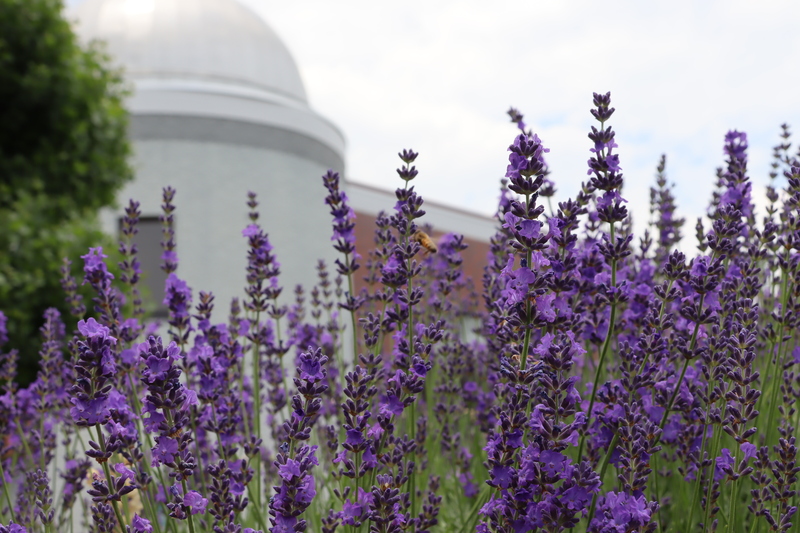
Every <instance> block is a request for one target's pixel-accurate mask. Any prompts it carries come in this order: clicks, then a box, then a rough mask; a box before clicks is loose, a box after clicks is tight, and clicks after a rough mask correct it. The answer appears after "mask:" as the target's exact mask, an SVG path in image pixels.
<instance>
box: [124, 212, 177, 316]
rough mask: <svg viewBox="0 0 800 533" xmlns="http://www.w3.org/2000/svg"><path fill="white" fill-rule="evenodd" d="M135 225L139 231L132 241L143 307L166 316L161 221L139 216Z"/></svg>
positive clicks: (155, 314) (154, 313)
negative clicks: (138, 272)
mask: <svg viewBox="0 0 800 533" xmlns="http://www.w3.org/2000/svg"><path fill="white" fill-rule="evenodd" d="M121 226H122V219H120V227H121ZM136 227H137V229H138V230H139V232H138V233H137V234H136V236H135V237H134V238H133V242H134V243H135V244H136V248H137V250H138V254H137V257H138V259H139V265H140V267H141V269H142V276H141V279H140V281H139V290H140V291H141V292H142V301H143V302H144V309H145V311H147V313H148V314H149V315H150V316H153V317H159V318H161V317H166V316H167V308H166V306H165V305H164V303H163V302H164V284H165V283H166V281H167V275H166V273H164V271H163V270H161V252H162V251H161V221H160V220H159V219H158V217H141V218H140V219H139V224H138V225H137V226H136Z"/></svg>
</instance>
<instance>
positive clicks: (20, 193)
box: [0, 0, 131, 379]
mask: <svg viewBox="0 0 800 533" xmlns="http://www.w3.org/2000/svg"><path fill="white" fill-rule="evenodd" d="M124 96H125V86H124V84H123V80H122V76H121V73H120V72H119V71H118V70H116V69H114V68H112V67H111V66H110V62H109V59H108V57H107V56H106V55H105V54H104V53H103V51H102V49H101V48H100V47H99V46H98V45H95V44H93V45H90V46H87V47H83V46H81V45H80V44H79V42H78V40H77V38H76V36H75V34H74V33H73V31H72V28H71V27H70V24H69V22H68V21H67V20H66V19H65V17H64V13H63V4H62V2H61V0H0V309H2V310H3V311H4V312H5V313H6V314H7V315H8V317H9V334H10V337H11V339H12V342H13V345H15V346H16V347H17V348H19V349H20V351H21V352H22V362H21V363H22V364H21V369H20V370H21V373H22V374H23V376H22V377H23V379H24V378H25V375H24V374H26V373H27V375H28V376H30V373H31V372H32V369H33V368H35V366H34V365H35V353H36V348H35V346H37V345H38V343H37V341H36V337H37V330H38V327H39V325H40V324H41V321H42V318H41V317H42V313H43V311H44V310H45V309H46V308H47V307H58V308H60V309H62V310H64V311H66V309H65V306H64V304H63V292H62V290H61V288H60V284H59V276H60V274H59V267H60V265H61V260H62V257H64V256H69V257H71V258H73V259H75V258H77V257H78V256H80V255H83V254H85V253H86V249H87V248H88V246H90V245H98V244H100V243H102V242H103V240H104V239H105V238H104V236H103V234H102V233H101V232H100V231H99V226H98V223H97V211H98V209H100V208H101V207H103V206H107V205H110V204H112V203H113V201H114V198H115V195H116V193H117V191H118V190H119V188H120V187H121V186H122V185H123V184H124V183H125V182H126V181H127V180H129V179H130V178H131V170H130V167H129V165H128V162H127V158H128V155H129V153H130V146H129V143H128V140H127V123H128V116H127V112H126V111H125V108H124V106H123V98H124ZM79 263H80V261H76V264H75V265H74V268H75V269H79V267H80V264H79ZM65 314H66V313H65ZM26 371H27V372H26Z"/></svg>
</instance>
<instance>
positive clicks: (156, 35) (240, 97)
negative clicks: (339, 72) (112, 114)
mask: <svg viewBox="0 0 800 533" xmlns="http://www.w3.org/2000/svg"><path fill="white" fill-rule="evenodd" d="M71 17H72V18H73V19H76V23H75V28H76V31H77V33H78V35H79V37H80V38H81V39H82V40H83V41H85V42H88V41H91V40H101V41H104V42H105V43H106V50H107V52H108V53H109V55H110V56H111V57H112V58H113V61H114V62H115V63H116V64H118V65H119V66H121V67H122V68H123V69H124V72H125V76H126V78H127V79H128V81H129V83H130V85H131V89H132V94H131V96H130V98H129V102H128V108H129V110H130V113H131V127H130V134H131V138H132V144H133V150H134V158H133V167H134V174H135V178H134V181H133V182H132V183H130V184H128V185H127V186H126V187H125V188H124V190H123V191H122V193H121V194H120V196H119V201H118V203H119V209H117V210H115V211H113V212H107V213H105V214H104V215H103V223H104V226H105V227H106V229H108V230H109V231H111V232H114V233H116V231H117V229H118V227H119V221H120V220H121V216H122V213H123V211H122V208H123V207H124V206H125V205H126V204H127V202H128V199H129V198H133V199H136V200H138V201H139V202H141V211H142V223H141V227H140V235H139V238H138V245H139V249H140V260H141V262H142V266H143V270H144V272H145V276H146V283H147V285H148V286H149V288H150V292H151V294H152V300H153V301H154V302H156V303H160V300H161V297H162V295H163V282H164V276H163V274H162V273H161V271H160V269H159V264H160V254H161V251H160V248H159V242H160V238H161V234H160V231H161V230H160V224H159V222H158V216H159V214H160V212H161V209H160V204H161V191H162V188H163V187H166V186H172V187H174V188H175V189H176V190H177V194H176V197H175V201H174V203H175V204H176V206H177V209H176V212H175V232H176V242H177V252H178V256H179V258H180V263H179V268H178V275H179V276H180V277H181V278H182V279H185V280H186V281H187V282H188V284H189V286H190V287H192V289H193V290H194V292H195V294H196V293H197V291H200V290H203V291H212V292H213V293H214V295H215V296H216V307H217V309H218V310H221V312H222V313H226V312H227V308H228V304H229V302H230V299H231V298H232V297H234V296H241V295H243V290H242V289H243V287H244V285H245V267H246V264H247V243H246V239H245V238H244V237H243V236H242V229H243V228H244V227H245V226H247V225H248V223H249V221H248V218H247V211H248V208H247V206H246V202H247V193H248V191H253V192H255V193H257V195H258V201H259V204H260V205H259V211H260V213H261V218H260V219H259V223H260V224H261V225H262V226H263V227H264V228H265V230H266V231H267V232H268V233H269V236H270V242H271V243H272V245H273V247H274V253H275V254H276V255H277V257H278V261H279V262H280V263H281V277H280V281H281V284H282V285H283V286H284V287H285V294H286V297H284V300H285V301H290V300H289V298H291V291H292V288H293V287H294V286H295V285H296V284H298V283H301V282H304V283H309V281H313V280H314V279H315V266H316V262H317V259H319V258H324V259H326V260H327V261H329V262H332V260H333V258H334V257H335V253H336V252H335V251H334V250H333V249H332V247H331V242H330V231H329V228H330V216H329V214H328V211H327V209H325V206H324V197H325V190H324V187H323V186H322V180H321V178H320V177H321V176H322V174H324V173H325V172H326V171H327V170H328V169H334V170H336V171H339V172H341V173H343V172H344V168H345V157H344V153H345V140H344V137H343V135H342V133H341V131H340V130H339V129H338V128H337V127H336V126H335V125H333V124H332V123H331V122H330V121H328V120H326V119H325V118H323V117H322V116H320V115H319V114H318V113H316V112H315V111H314V110H313V109H311V107H310V106H309V103H308V99H307V96H306V92H305V88H304V86H303V82H302V79H301V77H300V73H299V71H298V69H297V65H296V64H295V62H294V60H293V59H292V56H291V54H290V53H289V51H288V50H287V48H286V46H284V44H283V43H282V42H281V40H280V39H279V38H278V36H277V35H276V34H275V32H274V31H273V30H272V29H271V28H270V27H269V26H268V25H267V24H266V23H265V22H264V21H263V20H262V19H261V18H260V17H259V16H258V15H257V14H255V13H253V12H252V11H250V10H249V9H247V8H246V7H245V6H243V5H241V4H240V3H238V2H237V1H236V0H84V1H83V2H81V3H80V4H78V6H77V7H76V8H75V9H74V10H73V12H72V13H71ZM218 316H219V315H218Z"/></svg>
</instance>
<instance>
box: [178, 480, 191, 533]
mask: <svg viewBox="0 0 800 533" xmlns="http://www.w3.org/2000/svg"><path fill="white" fill-rule="evenodd" d="M181 487H182V488H183V495H184V496H186V493H187V492H188V491H189V487H187V486H186V480H185V479H182V480H181ZM184 507H185V505H184ZM186 521H187V522H188V523H189V533H194V519H193V518H192V511H191V510H190V511H189V512H188V513H186Z"/></svg>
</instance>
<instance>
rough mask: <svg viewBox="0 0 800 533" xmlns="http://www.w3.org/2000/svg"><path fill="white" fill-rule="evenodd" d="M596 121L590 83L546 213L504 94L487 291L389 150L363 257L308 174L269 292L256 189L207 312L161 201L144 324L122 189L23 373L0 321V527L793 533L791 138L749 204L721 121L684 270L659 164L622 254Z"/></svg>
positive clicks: (547, 178)
mask: <svg viewBox="0 0 800 533" xmlns="http://www.w3.org/2000/svg"><path fill="white" fill-rule="evenodd" d="M614 113H615V109H614V108H613V107H612V106H611V95H610V93H608V94H595V95H594V98H593V108H592V109H591V114H592V116H593V117H594V119H595V120H596V122H597V124H596V125H594V126H593V127H592V128H591V131H590V133H589V139H590V141H591V143H590V144H589V146H588V149H589V153H590V154H591V155H590V158H589V160H588V163H587V176H588V179H587V181H586V182H585V183H584V184H582V186H581V188H580V190H578V191H576V194H575V196H574V197H573V198H572V199H568V200H565V201H563V202H559V203H558V204H557V205H555V206H554V205H552V199H553V197H554V194H555V184H554V182H553V181H552V175H551V173H550V169H549V167H548V165H547V163H546V161H545V154H546V153H547V152H548V149H547V148H546V145H545V143H544V142H543V140H542V139H540V138H539V137H538V136H537V135H536V134H535V133H534V132H533V131H532V130H531V129H529V127H528V126H527V124H526V123H525V121H524V117H523V115H522V114H521V113H520V112H519V111H517V110H515V109H513V108H512V109H511V110H510V111H509V115H510V117H511V120H512V122H514V123H515V124H516V125H517V127H518V128H519V133H518V135H517V136H516V137H515V139H514V140H513V143H512V144H511V145H510V147H509V149H508V150H509V164H508V167H507V171H506V175H505V177H504V179H503V180H502V181H501V194H500V202H499V205H498V210H497V213H496V220H497V232H496V234H495V236H494V237H493V238H492V239H491V241H490V246H489V251H490V253H489V257H488V261H487V266H486V268H485V270H484V274H483V277H482V279H481V280H470V279H468V278H467V277H466V275H465V273H464V270H463V258H462V255H461V254H462V252H463V251H464V250H465V249H466V247H467V244H466V243H465V240H464V238H463V237H462V236H459V235H453V234H449V235H443V236H441V237H440V238H439V239H438V243H437V242H434V240H433V239H432V238H431V237H430V236H429V234H431V233H432V230H431V228H430V227H429V226H427V225H426V224H425V216H424V215H425V211H424V209H423V206H424V201H423V199H422V198H421V196H420V195H419V194H418V193H417V191H416V190H415V188H414V186H413V185H412V182H413V181H414V180H415V179H418V178H420V175H419V171H418V170H417V168H416V167H415V164H416V160H417V158H418V154H417V153H416V152H414V151H412V150H403V151H402V152H401V153H400V154H398V155H399V157H400V159H401V161H402V165H401V166H400V168H399V169H398V170H397V172H398V176H399V178H400V180H401V186H400V187H398V188H397V190H396V192H395V196H396V200H397V202H396V204H395V205H394V206H387V212H383V213H381V214H380V215H379V216H378V217H377V219H376V225H375V233H374V235H375V237H374V243H373V244H374V246H373V247H372V249H371V250H368V251H367V247H366V246H365V243H356V237H355V235H356V233H355V227H356V224H357V221H356V218H355V213H354V211H353V210H352V208H351V207H350V205H349V199H348V198H347V195H346V193H345V191H344V190H343V189H344V188H343V186H342V183H341V180H340V177H339V175H338V174H336V173H335V172H332V171H330V172H328V173H326V174H325V175H324V176H323V177H322V185H323V186H324V187H325V189H326V190H327V197H326V200H325V203H326V205H327V208H328V209H329V211H330V214H331V217H332V226H331V228H330V230H331V232H332V241H333V243H334V245H333V246H334V248H335V250H337V251H338V252H339V253H340V257H339V259H337V261H336V263H335V267H334V269H333V270H330V268H329V266H328V265H326V264H325V263H324V262H320V263H319V264H318V267H317V271H318V276H317V279H316V280H309V284H308V285H307V286H306V287H297V288H294V291H293V301H292V303H291V304H289V303H287V301H286V298H287V295H288V291H287V292H284V291H283V287H282V286H281V284H280V277H281V272H280V263H279V257H280V254H281V253H282V252H283V253H285V252H286V251H281V250H275V249H274V248H273V246H272V245H271V244H270V240H269V235H268V230H269V228H263V227H261V226H260V225H259V222H258V221H259V213H258V199H257V197H256V195H255V194H252V193H251V194H249V195H248V197H247V199H246V201H247V207H248V218H249V224H248V225H247V226H246V227H244V228H243V231H242V238H243V239H245V240H246V242H247V246H248V264H247V271H246V279H247V284H246V286H245V287H244V292H243V294H242V297H241V298H238V299H235V300H234V301H233V302H230V305H229V306H228V302H222V304H224V307H225V308H227V309H229V310H230V312H229V314H228V316H227V317H225V319H224V320H223V321H220V322H215V320H219V316H220V312H221V311H220V309H221V308H219V306H218V304H219V303H220V302H217V301H216V300H215V297H214V295H213V294H211V293H208V292H202V291H201V292H196V293H195V292H194V291H193V289H192V288H190V287H189V286H188V285H187V283H186V282H185V281H184V280H182V279H181V278H180V277H179V271H180V268H179V259H178V256H177V253H176V251H175V250H176V236H175V232H174V230H173V217H174V212H175V211H176V209H178V206H177V204H176V199H177V201H178V202H179V199H180V197H179V196H177V194H176V191H174V190H172V189H170V188H167V189H165V190H164V203H163V213H164V214H163V216H162V218H161V220H162V223H163V227H164V231H163V237H164V239H163V250H164V252H163V256H162V260H163V267H162V268H163V269H164V271H165V272H166V274H167V282H166V287H165V299H164V305H165V306H166V308H167V310H168V317H167V324H166V325H164V326H159V325H158V324H154V323H151V322H148V321H146V319H145V314H144V310H143V306H142V299H141V296H140V293H139V288H138V281H139V276H140V274H141V272H140V266H139V262H138V260H137V257H136V256H137V250H136V246H135V245H134V244H133V237H134V235H135V234H136V231H137V230H136V225H137V222H138V218H139V214H140V213H139V206H138V204H137V203H136V202H134V201H131V203H130V204H129V206H128V207H127V209H126V214H125V219H124V221H123V226H122V228H123V229H122V235H121V243H120V254H121V257H122V258H123V260H122V262H121V263H120V265H119V266H120V272H121V273H122V274H121V276H120V279H116V280H115V279H114V277H113V276H112V275H111V274H110V273H109V270H108V266H107V265H106V262H105V260H106V259H107V257H106V255H105V254H104V253H103V251H102V250H101V249H92V250H89V252H88V253H87V254H86V255H85V256H83V257H82V259H83V262H84V279H83V280H75V279H72V278H70V276H69V269H68V268H64V269H63V274H64V279H63V287H64V289H65V293H66V300H67V302H68V303H69V304H70V306H69V307H70V308H71V310H72V313H73V314H74V315H75V316H76V317H78V318H79V319H80V321H79V322H78V329H77V331H74V332H66V331H65V329H64V325H63V322H62V321H61V317H60V315H59V313H58V312H56V311H55V310H48V311H47V312H46V313H45V321H44V325H43V327H42V329H41V333H42V350H41V360H42V363H41V371H40V373H39V375H38V377H37V379H36V381H35V382H34V383H33V384H32V385H30V386H29V387H28V388H25V389H19V388H18V387H17V386H16V385H15V381H14V378H15V374H16V352H15V351H14V350H13V349H10V348H9V347H6V346H5V345H6V343H7V336H6V334H5V332H6V329H5V328H6V322H7V321H6V318H5V315H4V314H2V313H1V312H0V392H2V396H0V435H2V440H0V484H1V485H2V490H1V493H0V523H2V524H4V525H0V533H9V532H10V533H21V532H27V533H42V532H46V533H54V532H67V531H69V532H70V533H73V532H75V531H91V532H108V533H111V532H114V533H182V532H189V533H201V532H202V533H212V532H213V533H264V532H267V531H269V532H273V533H289V532H297V533H300V532H303V531H320V532H324V533H333V532H335V531H341V532H344V533H356V532H370V533H390V532H391V533H401V532H402V533H424V532H428V531H430V532H434V531H442V532H452V533H459V532H467V531H478V532H481V533H501V532H502V533H506V532H508V533H522V532H547V533H555V532H561V531H577V532H587V533H632V532H642V533H643V532H647V533H652V532H655V531H659V532H695V531H720V530H724V531H726V532H728V533H733V532H736V533H755V532H768V531H775V532H787V531H798V530H800V524H797V523H796V522H797V521H796V520H795V518H794V515H795V514H796V512H797V505H798V492H797V490H796V483H797V474H798V472H800V466H798V465H797V446H796V438H797V435H796V432H797V429H798V427H800V409H798V405H797V400H798V397H800V372H799V371H798V368H797V365H798V364H800V346H798V345H797V338H796V330H797V324H798V322H797V317H798V314H799V313H800V260H799V259H798V257H800V256H799V255H798V250H799V249H800V235H799V234H798V232H800V212H798V207H800V152H799V153H797V154H794V153H793V152H792V144H791V142H790V140H791V136H790V132H789V128H788V126H786V125H784V126H782V133H781V141H780V144H779V145H778V146H776V148H775V150H774V162H773V164H772V170H771V172H770V184H769V186H768V187H767V191H766V198H767V202H766V209H765V213H764V214H763V216H762V217H761V218H760V219H759V218H758V215H757V213H756V210H755V207H754V200H753V195H754V190H753V185H752V182H751V181H750V177H749V175H748V168H747V164H748V160H747V149H748V144H747V137H746V135H745V134H744V133H742V132H737V131H732V132H729V133H728V134H727V135H726V137H725V139H724V149H723V153H724V157H725V160H724V166H723V167H721V168H720V169H719V170H718V171H717V176H716V182H715V183H716V189H715V191H714V194H713V196H712V198H711V201H710V204H709V208H708V212H707V219H708V221H707V222H703V221H702V220H698V222H697V225H696V230H697V231H696V234H697V252H696V253H695V254H694V255H693V256H690V257H687V256H686V255H685V254H684V253H682V252H681V251H679V250H677V249H676V247H677V246H678V245H679V244H680V242H681V237H682V235H683V233H684V228H683V226H684V220H683V219H682V218H679V217H678V216H677V206H676V203H675V197H674V195H673V193H672V186H671V185H670V183H669V181H668V177H667V176H668V175H667V165H666V158H665V157H662V158H661V159H660V161H659V162H658V166H657V172H656V180H655V184H654V186H653V188H652V189H651V195H650V214H651V217H652V220H651V223H650V228H649V229H648V230H647V231H645V232H644V234H643V235H642V236H641V237H640V238H639V239H638V240H637V241H636V242H634V241H635V239H634V235H633V233H632V231H631V228H632V225H631V221H630V215H629V213H628V209H627V206H626V204H627V201H626V200H625V198H624V193H623V187H624V183H625V179H624V177H623V174H622V161H621V158H620V147H619V146H618V145H617V142H616V134H615V132H614V130H613V128H612V126H611V121H612V118H613V115H614ZM423 179H424V178H423ZM543 199H544V200H543ZM542 202H544V204H543V203H542ZM545 204H546V205H545ZM320 208H321V209H322V208H324V207H323V206H320ZM706 227H708V229H706ZM651 235H652V237H651ZM357 244H360V246H357ZM357 250H363V251H364V252H363V257H362V256H361V254H359V252H358V251H357ZM65 261H66V262H65V264H66V265H67V266H68V265H69V260H65ZM479 281H480V283H478V282H479ZM79 283H84V284H88V285H90V286H91V287H92V289H93V290H94V294H95V296H94V298H93V301H92V302H91V305H88V302H87V303H84V302H83V301H82V298H81V297H80V296H79V295H78V294H77V292H76V291H77V287H78V284H79ZM479 290H480V293H479V292H478V291H479ZM215 309H216V310H215Z"/></svg>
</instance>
